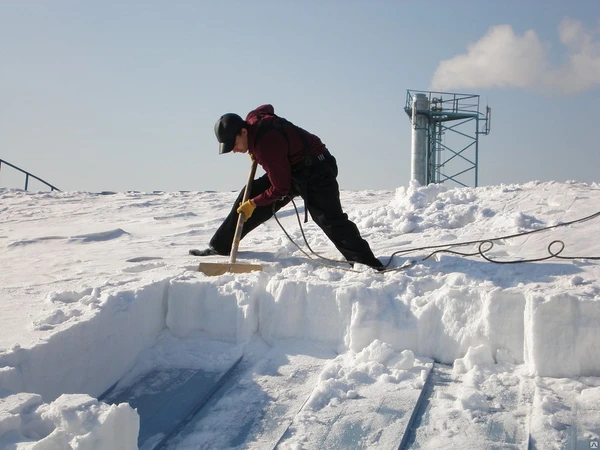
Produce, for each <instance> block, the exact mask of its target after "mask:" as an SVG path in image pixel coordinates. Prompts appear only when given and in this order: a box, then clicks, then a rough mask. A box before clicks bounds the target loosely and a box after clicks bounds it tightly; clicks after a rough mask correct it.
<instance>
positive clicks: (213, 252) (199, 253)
mask: <svg viewBox="0 0 600 450" xmlns="http://www.w3.org/2000/svg"><path fill="white" fill-rule="evenodd" d="M189 253H190V255H192V256H213V255H222V253H219V252H218V251H216V250H215V249H214V248H212V247H208V248H205V249H204V250H198V249H196V248H193V249H191V250H190V251H189ZM223 256H227V255H223Z"/></svg>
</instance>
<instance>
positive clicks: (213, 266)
mask: <svg viewBox="0 0 600 450" xmlns="http://www.w3.org/2000/svg"><path fill="white" fill-rule="evenodd" d="M256 165H257V163H256V161H252V167H251V168H250V174H249V175H248V182H247V183H246V189H245V190H244V198H243V200H242V203H243V202H246V201H248V199H249V198H250V192H251V190H252V182H253V181H254V175H255V174H256ZM243 228H244V214H243V213H240V214H239V215H238V221H237V225H236V227H235V235H234V237H233V245H232V247H231V253H230V254H229V262H228V263H200V265H199V266H198V271H199V272H202V273H204V274H205V275H208V276H216V275H223V274H224V273H227V272H230V273H248V272H253V271H255V270H262V266H261V265H259V264H244V263H236V262H235V260H236V259H237V253H238V248H239V246H240V239H241V238H242V229H243Z"/></svg>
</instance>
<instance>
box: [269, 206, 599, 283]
mask: <svg viewBox="0 0 600 450" xmlns="http://www.w3.org/2000/svg"><path fill="white" fill-rule="evenodd" d="M291 201H292V205H293V206H294V210H295V212H296V218H297V220H298V226H299V227H300V232H301V233H302V238H303V240H304V243H305V245H306V247H307V248H308V250H309V252H310V253H311V254H312V255H314V256H315V257H316V258H314V257H313V256H311V254H309V253H308V252H306V251H305V250H304V249H303V248H301V247H300V246H299V245H298V244H297V243H296V242H295V241H294V239H293V238H292V237H291V236H290V235H289V233H288V232H287V230H286V229H285V228H284V226H283V225H282V223H281V222H280V221H279V218H278V217H277V214H276V211H275V208H273V217H275V220H276V221H277V224H278V225H279V227H280V228H281V229H282V230H283V232H284V234H285V235H286V237H287V238H288V239H289V240H290V242H291V243H292V244H294V245H295V246H296V248H297V249H298V250H300V251H301V252H302V253H303V254H304V255H305V256H306V257H307V258H308V259H310V260H311V261H313V262H315V263H317V264H320V265H322V266H325V267H329V268H335V269H339V270H345V271H348V272H355V273H360V272H361V271H359V270H355V269H352V268H347V267H339V266H332V265H331V264H327V263H325V262H323V261H327V262H329V263H335V264H350V266H351V267H353V265H354V264H357V263H356V262H355V261H341V260H336V259H331V258H327V257H325V256H322V255H320V254H318V253H316V252H315V251H314V250H313V249H312V248H311V247H310V245H309V243H308V240H307V239H306V235H305V234H304V228H303V227H302V221H301V219H300V213H299V212H298V207H297V206H296V203H295V202H294V200H293V199H291ZM598 217H600V211H598V212H596V213H594V214H591V215H589V216H586V217H583V218H581V219H576V220H571V221H569V222H563V223H559V224H557V225H552V226H549V227H544V228H538V229H537V230H532V231H525V232H522V233H515V234H509V235H506V236H500V237H496V238H492V239H479V240H474V241H466V242H456V243H453V244H441V245H429V246H426V247H415V248H408V249H404V250H398V251H396V252H394V253H392V254H391V255H390V259H389V260H388V262H387V264H385V266H384V270H381V271H379V273H387V272H398V271H401V270H406V269H408V268H409V267H412V266H413V265H414V264H416V262H417V261H416V260H413V261H407V263H405V264H403V265H402V266H401V267H397V268H392V269H388V267H389V266H390V264H391V263H392V260H393V259H394V257H396V256H398V255H404V254H407V253H414V252H420V251H424V250H434V249H435V250H434V251H433V252H431V253H429V254H428V255H427V256H425V257H424V258H422V259H420V261H426V260H428V259H429V258H431V257H433V256H435V255H437V254H439V253H450V254H453V255H458V256H462V257H470V256H481V257H482V258H483V259H485V260H486V261H488V262H491V263H494V264H521V263H530V262H539V261H546V260H548V259H552V258H557V259H566V260H575V259H581V260H600V256H563V255H562V252H563V250H564V249H565V243H564V242H563V241H561V240H554V241H552V242H550V244H549V245H548V247H547V251H548V255H547V256H543V257H539V258H530V259H515V260H499V259H495V258H494V259H493V258H490V257H489V256H488V255H486V253H489V252H490V250H491V249H492V248H493V247H494V242H495V241H503V240H508V239H514V238H517V237H521V236H527V235H530V234H534V233H541V232H543V231H548V230H552V229H555V228H560V227H566V226H569V225H573V224H576V223H582V222H586V221H588V220H592V219H596V218H598ZM475 244H477V245H478V247H477V251H476V252H469V253H467V252H458V251H456V250H451V249H452V248H454V247H463V246H467V245H475ZM557 245H558V246H559V248H558V249H556V250H553V247H554V248H556V246H557ZM317 258H318V259H317ZM320 260H322V261H320Z"/></svg>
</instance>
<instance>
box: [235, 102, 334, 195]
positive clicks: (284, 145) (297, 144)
mask: <svg viewBox="0 0 600 450" xmlns="http://www.w3.org/2000/svg"><path fill="white" fill-rule="evenodd" d="M274 114H275V110H274V108H273V106H271V105H262V106H259V107H258V108H256V109H255V110H254V111H250V112H249V113H248V115H247V116H246V123H248V125H249V127H248V150H249V153H250V154H251V155H252V156H254V158H255V159H256V161H257V162H258V164H260V165H261V166H262V168H263V169H264V170H265V172H266V173H267V176H268V177H269V180H270V181H271V187H270V188H269V189H267V190H266V191H265V192H263V193H262V194H260V195H258V196H256V197H254V198H253V199H252V200H253V201H254V203H255V204H256V206H265V205H270V204H271V203H273V202H274V201H275V200H278V199H280V198H281V197H285V196H286V195H287V194H289V192H290V190H291V187H292V166H296V165H297V164H300V165H301V164H303V162H304V158H305V153H306V151H305V148H304V140H303V139H301V137H300V135H299V133H298V131H297V130H300V133H303V134H304V136H305V137H306V141H307V142H308V144H309V147H310V151H311V154H312V155H314V156H318V155H321V154H323V153H325V152H326V151H327V148H326V147H325V144H323V142H321V139H319V138H318V137H317V136H315V135H314V134H311V133H309V132H308V131H305V130H303V129H301V128H298V127H294V126H293V125H291V124H286V125H284V127H283V128H284V131H285V134H286V135H287V137H288V140H289V151H288V142H287V141H286V139H285V137H284V136H283V134H282V133H281V131H279V130H276V129H273V128H270V129H269V128H267V131H266V133H264V134H262V136H261V137H260V139H259V140H258V142H257V143H256V146H255V145H254V140H255V138H256V135H257V132H258V129H259V126H258V125H257V122H258V121H259V120H261V125H260V128H262V127H268V123H269V122H270V121H273V120H275V117H276V116H275V115H274Z"/></svg>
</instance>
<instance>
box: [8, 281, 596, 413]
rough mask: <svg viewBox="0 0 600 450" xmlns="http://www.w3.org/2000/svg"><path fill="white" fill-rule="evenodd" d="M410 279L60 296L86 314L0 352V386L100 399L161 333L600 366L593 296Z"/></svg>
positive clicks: (184, 284)
mask: <svg viewBox="0 0 600 450" xmlns="http://www.w3.org/2000/svg"><path fill="white" fill-rule="evenodd" d="M415 280H416V279H414V280H409V279H408V278H406V279H401V280H400V284H402V283H404V285H403V286H400V287H399V286H398V282H395V283H393V284H385V283H380V282H374V283H372V284H371V285H370V286H367V285H365V284H364V283H362V282H356V283H341V284H339V285H334V284H331V282H323V283H319V282H315V281H314V280H311V281H310V282H304V281H298V280H292V279H286V278H285V275H284V274H280V275H275V276H272V275H269V274H267V273H264V272H255V273H251V274H245V275H241V276H240V275H230V274H226V275H223V276H221V277H218V278H216V279H215V278H208V277H205V276H203V275H198V274H196V273H193V272H187V273H186V274H184V275H181V276H177V277H174V278H165V279H162V280H157V281H152V282H150V283H148V284H146V285H143V286H138V287H136V288H132V289H130V290H122V291H118V292H112V293H106V294H97V297H94V295H95V294H94V293H91V294H90V293H89V291H86V292H83V293H80V295H79V299H77V297H78V296H77V295H75V296H74V298H69V299H66V298H65V299H63V300H64V301H68V302H69V305H70V306H71V307H72V305H73V304H77V303H81V302H84V303H86V306H87V307H88V308H89V307H92V309H93V310H94V313H93V315H92V316H91V317H89V318H86V320H73V321H70V322H72V323H70V322H68V323H66V324H63V328H62V329H60V331H58V332H54V333H52V334H50V335H49V337H48V338H47V339H46V340H45V341H42V342H40V343H39V344H37V345H34V346H32V347H31V348H27V349H25V348H21V347H19V346H15V347H13V348H12V349H9V350H8V351H5V352H3V353H0V389H7V390H9V391H12V392H30V393H36V394H39V395H41V396H42V397H43V399H44V401H46V402H51V401H54V400H55V399H56V398H58V397H59V396H60V395H61V394H65V393H85V394H89V395H90V396H93V397H98V396H100V395H101V394H102V393H103V392H104V391H106V390H107V389H108V388H109V387H110V386H112V385H113V384H114V383H116V382H117V381H118V380H119V379H121V378H122V377H123V376H124V375H125V374H126V373H127V372H128V371H129V370H130V369H131V367H132V365H133V363H134V362H135V360H136V356H137V355H138V354H140V352H142V351H143V350H144V349H147V348H150V347H151V346H152V345H154V343H155V341H156V340H157V338H158V336H159V335H161V333H164V332H165V330H166V331H168V332H169V333H170V334H171V335H173V336H174V337H177V338H186V337H189V336H193V335H196V334H201V335H203V336H205V337H206V338H207V339H211V340H215V341H221V342H224V343H233V344H240V345H243V344H244V343H245V342H248V341H249V340H250V338H251V337H252V336H253V335H254V334H255V333H258V334H259V335H260V336H261V338H262V339H263V340H265V341H266V342H267V343H274V342H276V341H277V340H280V339H288V338H294V339H307V340H311V341H317V342H320V343H324V344H327V345H328V346H330V347H331V348H332V349H333V350H335V351H336V352H338V353H343V352H345V351H348V350H351V351H353V352H360V351H361V350H362V349H364V348H365V347H367V346H368V345H369V344H370V343H372V342H373V341H374V340H375V339H379V340H381V341H383V342H386V343H387V344H389V345H391V346H392V347H393V348H394V349H396V350H398V351H402V350H412V351H413V352H414V353H415V354H416V355H419V356H421V357H428V358H432V359H434V360H436V361H438V362H442V363H446V364H452V363H453V362H454V361H455V360H457V359H459V358H462V357H464V356H465V354H466V353H467V351H468V350H469V348H475V347H481V346H483V347H482V348H483V349H484V351H485V352H487V353H489V358H491V359H494V360H495V361H496V362H501V361H506V362H512V363H517V364H525V365H526V367H527V368H528V369H529V372H530V373H532V374H537V375H540V376H551V377H575V376H586V375H594V376H595V375H597V374H598V373H600V360H599V359H598V353H597V352H596V351H595V350H594V348H595V347H594V346H595V343H597V342H598V340H599V338H600V328H599V327H598V326H597V325H598V323H599V322H600V313H599V312H598V308H596V307H595V305H594V302H593V301H589V302H588V301H584V300H581V299H579V298H578V297H576V296H573V295H569V294H561V295H553V296H550V297H548V298H545V297H543V296H535V295H527V296H524V295H523V294H522V293H519V292H516V291H510V290H509V289H508V290H504V289H501V288H498V287H494V286H493V285H489V286H487V288H482V287H481V286H476V283H475V282H471V281H469V280H467V279H465V277H464V274H449V275H448V276H446V277H445V278H444V280H443V281H442V280H441V279H439V278H436V279H427V277H421V278H419V280H420V281H418V282H417V281H415ZM399 292H401V293H399ZM51 319H52V318H50V319H49V322H51ZM54 319H56V317H54ZM79 319H80V318H79ZM50 367H51V368H52V370H48V368H50Z"/></svg>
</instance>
